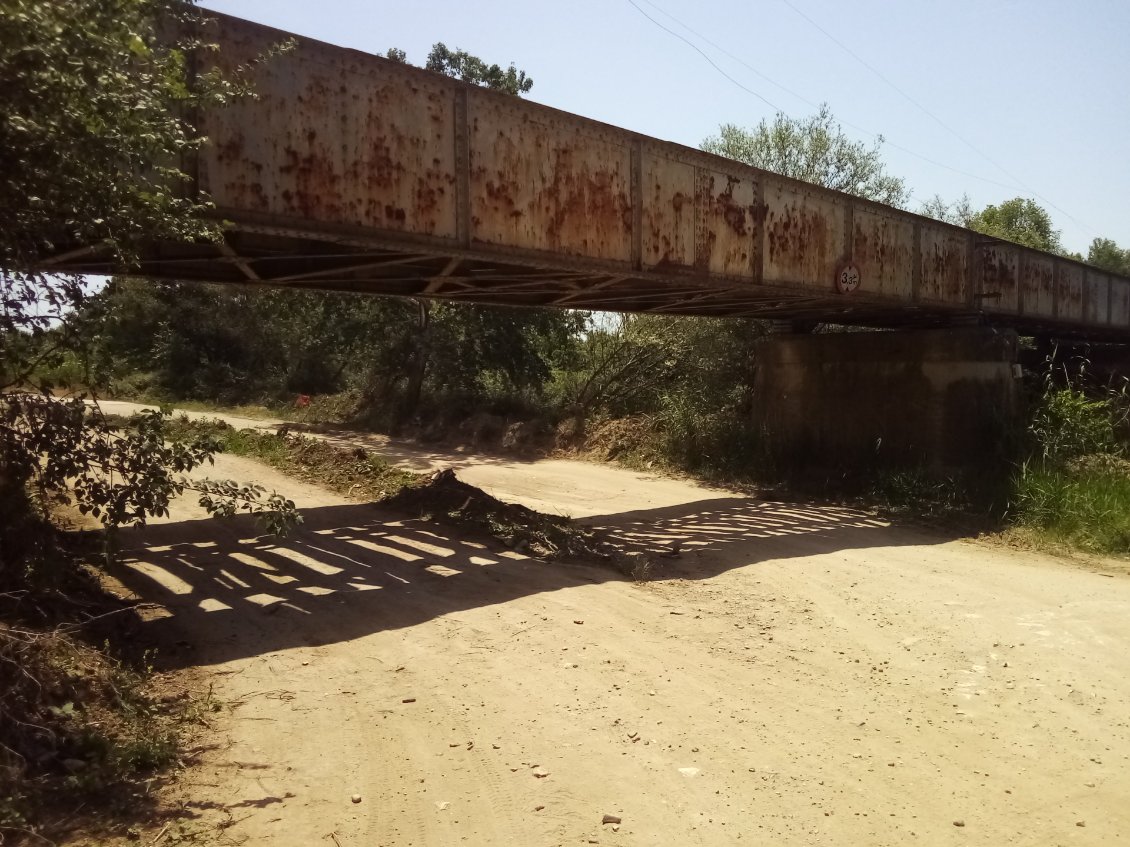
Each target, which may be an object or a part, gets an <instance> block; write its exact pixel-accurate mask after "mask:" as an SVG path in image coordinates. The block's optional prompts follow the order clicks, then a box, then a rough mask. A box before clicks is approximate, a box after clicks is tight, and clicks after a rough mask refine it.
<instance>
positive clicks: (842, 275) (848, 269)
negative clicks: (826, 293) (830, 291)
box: [836, 265, 861, 294]
mask: <svg viewBox="0 0 1130 847" xmlns="http://www.w3.org/2000/svg"><path fill="white" fill-rule="evenodd" d="M860 280H861V277H860V275H859V268H857V267H856V266H855V265H844V266H843V267H842V268H840V272H839V273H838V274H836V290H837V291H838V292H840V294H851V293H852V292H853V291H855V289H857V288H859V283H860Z"/></svg>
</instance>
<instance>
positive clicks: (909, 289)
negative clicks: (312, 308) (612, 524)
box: [52, 13, 1130, 341]
mask: <svg viewBox="0 0 1130 847" xmlns="http://www.w3.org/2000/svg"><path fill="white" fill-rule="evenodd" d="M206 19H207V22H206V23H205V24H202V26H203V27H204V33H203V35H204V36H205V37H206V38H207V39H208V40H212V41H216V42H218V43H219V45H220V49H219V51H218V52H215V53H211V52H209V53H207V54H205V55H204V56H201V57H198V58H199V59H200V60H202V61H207V62H210V63H214V64H216V65H218V66H219V67H221V68H224V69H227V70H232V69H234V68H236V67H238V66H239V65H241V64H244V63H248V62H251V61H253V60H254V59H255V57H256V56H258V55H260V54H261V53H263V52H264V51H266V50H267V49H268V48H269V47H270V46H271V45H273V44H276V43H278V42H279V41H281V40H284V39H287V38H290V37H291V36H290V35H289V34H288V33H283V32H280V31H278V30H274V29H271V28H269V27H265V26H261V25H258V24H254V23H251V22H248V21H244V20H241V19H238V18H232V17H228V16H225V15H220V14H215V13H206ZM294 38H295V39H296V41H297V47H296V49H294V50H293V51H291V52H289V53H286V54H284V55H282V56H279V57H276V58H274V59H272V60H270V61H268V62H267V63H265V64H263V65H261V66H259V67H258V68H257V69H256V70H255V72H254V76H253V80H252V82H253V85H254V87H255V90H256V92H257V96H256V97H255V98H245V99H243V100H241V101H239V102H237V103H235V104H233V105H230V106H227V107H224V108H222V109H215V110H211V111H205V112H204V114H202V115H199V116H197V117H196V118H195V120H196V122H197V126H198V128H199V129H200V130H201V131H202V132H203V133H204V134H205V135H206V136H207V137H208V139H209V143H208V144H207V145H206V146H205V147H204V148H203V149H202V150H200V151H199V152H198V154H196V155H195V156H194V157H193V158H192V159H191V160H190V161H187V162H186V163H185V170H186V171H187V172H188V173H189V174H190V175H191V176H192V177H193V179H194V181H195V186H194V187H195V188H198V189H199V190H201V191H204V192H207V193H208V194H209V195H210V196H211V198H212V201H213V202H214V203H215V206H216V214H217V215H219V216H220V217H222V218H223V219H224V220H225V221H227V222H229V226H228V230H227V238H226V241H225V243H224V244H221V245H209V244H197V245H178V244H171V243H170V244H154V245H152V246H151V248H150V249H148V250H147V251H145V253H144V255H143V257H142V264H141V266H140V268H139V269H134V270H133V271H131V272H133V273H136V274H137V275H140V276H145V277H151V278H158V279H177V280H205V281H209V282H229V283H245V284H255V285H274V286H286V287H296V288H308V289H324V290H336V291H355V292H368V293H373V294H382V295H395V296H422V297H431V298H439V299H447V300H452V301H459V302H478V303H492V304H501V305H512V306H557V307H567V308H584V309H605V310H612V311H628V312H659V313H669V314H679V315H743V316H753V317H762V318H773V319H781V320H821V321H833V322H839V323H847V324H859V325H871V326H913V325H931V324H934V325H937V324H948V323H953V322H958V323H966V322H969V321H971V320H983V321H985V322H988V323H994V324H1000V325H1005V326H1010V327H1014V328H1016V329H1018V330H1020V331H1022V332H1032V333H1050V334H1061V335H1075V336H1082V337H1087V338H1093V339H1105V340H1112V341H1130V279H1127V278H1126V277H1122V276H1118V275H1116V274H1110V273H1106V272H1104V271H1100V270H1097V269H1095V268H1091V267H1089V266H1086V265H1084V264H1082V263H1080V262H1076V261H1073V260H1070V259H1065V258H1063V257H1059V256H1053V255H1050V254H1047V253H1042V252H1039V251H1036V250H1031V249H1028V248H1025V247H1021V246H1018V245H1015V244H1011V243H1007V242H1002V241H998V240H993V239H989V238H986V237H985V236H983V235H980V234H978V233H975V232H972V231H971V230H967V229H963V228H961V227H956V226H951V225H949V224H946V223H942V222H940V221H936V220H932V219H929V218H925V217H921V216H919V215H915V214H912V213H909V212H905V211H902V210H900V209H895V208H891V207H887V206H883V205H881V204H878V203H873V202H870V201H867V200H862V199H859V198H856V197H852V196H849V195H847V194H843V193H841V192H837V191H832V190H829V189H825V188H821V187H818V186H815V185H810V184H807V183H803V182H799V181H796V180H792V179H789V178H786V177H782V176H779V175H777V174H773V173H770V172H767V171H763V170H759V169H757V168H753V167H749V166H747V165H744V164H741V163H738V162H734V161H731V160H728V159H724V158H721V157H718V156H713V155H710V154H707V153H704V152H702V151H700V150H695V149H692V148H687V147H683V146H680V145H677V144H672V143H668V142H664V141H659V140H657V139H654V138H649V137H647V136H643V135H639V134H637V133H633V132H630V131H627V130H623V129H619V128H617V127H613V126H609V125H606V124H602V123H599V122H597V121H592V120H588V119H585V118H581V117H578V116H576V115H572V114H568V113H565V112H561V111H558V110H555V109H552V108H548V107H545V106H541V105H538V104H535V103H530V102H527V101H524V100H521V99H519V98H516V97H511V96H508V95H505V94H501V93H498V92H493V91H488V90H485V89H482V88H477V87H474V86H470V85H467V84H464V83H461V82H458V81H456V80H453V79H449V78H447V77H444V76H441V75H438V74H433V73H430V72H427V71H424V70H421V69H418V68H414V67H410V66H407V65H404V64H400V63H396V62H393V61H390V60H387V59H383V58H380V57H377V56H371V55H368V54H365V53H361V52H358V51H354V50H348V49H344V48H340V47H334V46H331V45H328V44H324V43H320V42H317V41H313V40H311V39H307V38H304V37H301V36H294ZM52 264H53V265H54V266H55V267H58V268H66V269H71V270H77V271H83V272H89V273H111V272H118V271H120V270H121V269H120V268H116V267H114V265H113V263H112V262H111V261H110V260H109V258H107V257H106V256H103V255H100V254H99V252H98V251H97V250H88V251H74V252H70V253H64V254H61V255H60V256H58V257H56V258H55V260H54V261H53V263H52Z"/></svg>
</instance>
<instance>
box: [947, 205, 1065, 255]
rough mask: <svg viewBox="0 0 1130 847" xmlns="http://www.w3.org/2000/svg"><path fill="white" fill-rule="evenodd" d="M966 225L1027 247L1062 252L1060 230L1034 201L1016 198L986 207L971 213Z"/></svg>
mask: <svg viewBox="0 0 1130 847" xmlns="http://www.w3.org/2000/svg"><path fill="white" fill-rule="evenodd" d="M965 225H966V226H968V227H969V228H970V229H974V230H977V232H981V233H984V234H985V235H991V236H993V237H994V238H1002V239H1004V240H1006V241H1013V242H1015V243H1017V244H1023V245H1024V246H1025V247H1033V248H1035V249H1037V250H1046V251H1047V252H1049V253H1063V244H1062V242H1061V241H1060V234H1059V230H1057V229H1054V228H1053V227H1052V219H1051V215H1049V214H1048V212H1047V210H1046V209H1044V208H1043V207H1042V206H1040V205H1039V204H1037V203H1036V202H1035V201H1034V200H1028V199H1025V198H1023V197H1015V198H1013V199H1012V200H1006V201H1005V202H1003V203H1001V204H1000V205H999V206H986V207H985V208H984V209H982V210H981V211H980V212H977V213H975V214H973V215H971V216H970V217H969V219H968V220H967V221H966V222H965Z"/></svg>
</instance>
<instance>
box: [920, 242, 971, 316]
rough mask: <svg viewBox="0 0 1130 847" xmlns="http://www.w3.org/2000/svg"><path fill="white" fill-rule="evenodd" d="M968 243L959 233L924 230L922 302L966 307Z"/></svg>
mask: <svg viewBox="0 0 1130 847" xmlns="http://www.w3.org/2000/svg"><path fill="white" fill-rule="evenodd" d="M967 243H968V242H967V235H966V234H964V233H962V232H960V231H958V230H952V229H949V228H948V227H940V226H939V227H934V226H929V225H924V226H923V227H922V260H921V261H922V283H921V288H920V290H919V297H920V298H921V299H922V300H924V301H928V302H934V303H945V304H950V305H955V306H959V305H962V304H964V303H965V296H966V290H967V289H966V280H967V277H968V268H967V265H968V259H967V257H968V250H967Z"/></svg>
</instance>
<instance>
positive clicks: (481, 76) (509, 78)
mask: <svg viewBox="0 0 1130 847" xmlns="http://www.w3.org/2000/svg"><path fill="white" fill-rule="evenodd" d="M390 52H391V51H390ZM424 67H425V68H427V69H428V70H429V71H435V72H436V73H441V74H444V75H445V76H450V77H455V78H456V79H461V80H463V81H464V82H470V83H473V84H474V85H481V86H483V87H484V88H493V89H495V90H496V91H505V92H506V93H507V94H513V95H515V96H518V95H521V94H527V93H529V91H530V89H531V88H533V87H534V81H533V79H532V78H530V77H528V76H526V72H525V71H520V70H518V69H517V68H516V67H514V64H513V63H511V64H510V67H508V68H505V69H504V68H502V67H501V66H500V65H488V64H487V63H486V62H484V61H483V60H482V59H480V58H479V57H478V56H472V55H471V54H470V53H468V52H467V51H466V50H458V49H456V50H451V49H449V48H448V47H447V45H446V44H444V43H443V42H442V41H440V42H437V43H436V44H434V45H432V49H431V52H430V53H428V59H427V61H426V62H425V63H424Z"/></svg>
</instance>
